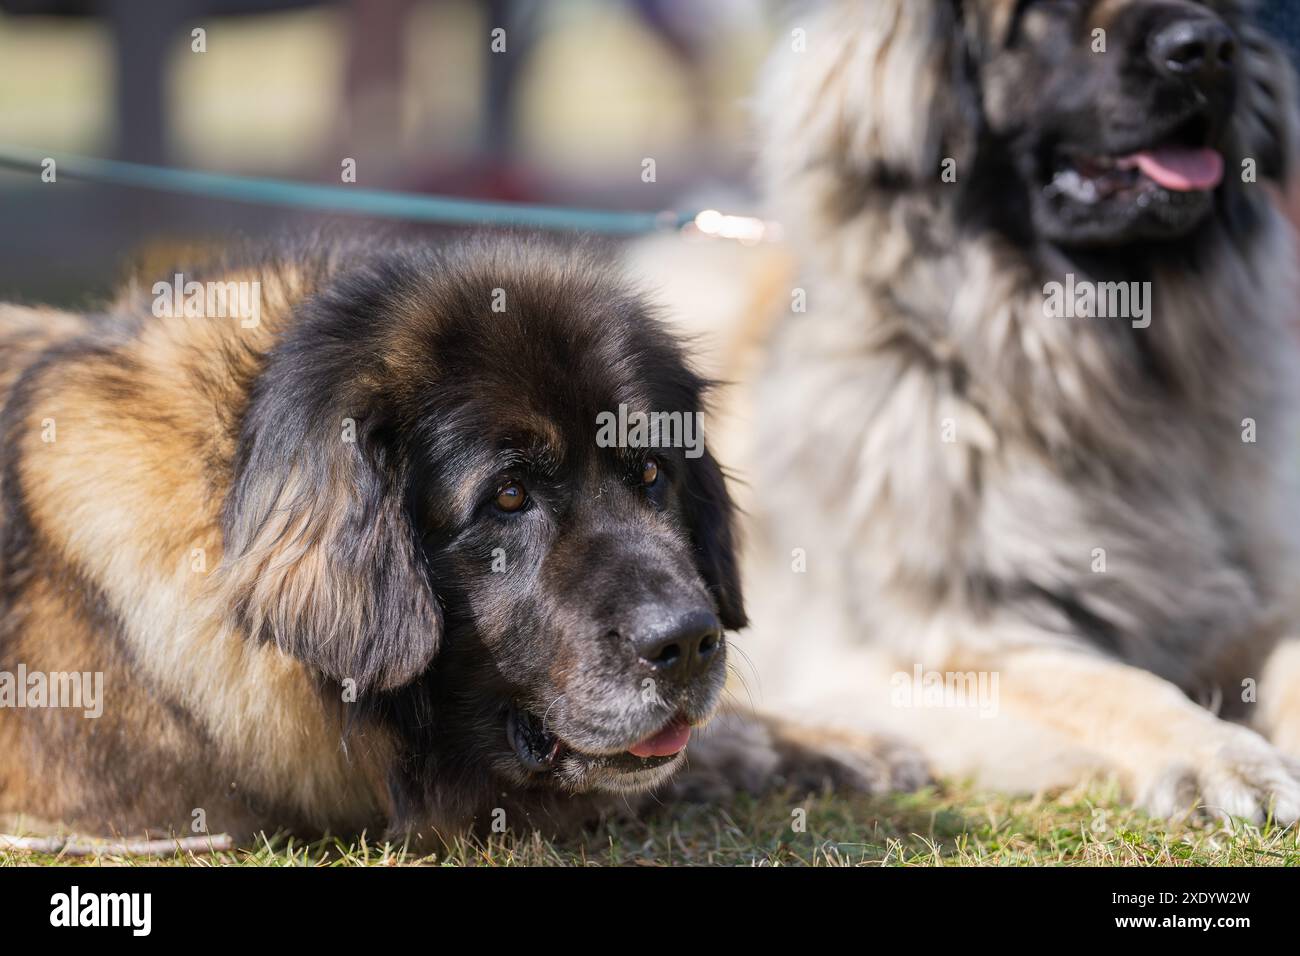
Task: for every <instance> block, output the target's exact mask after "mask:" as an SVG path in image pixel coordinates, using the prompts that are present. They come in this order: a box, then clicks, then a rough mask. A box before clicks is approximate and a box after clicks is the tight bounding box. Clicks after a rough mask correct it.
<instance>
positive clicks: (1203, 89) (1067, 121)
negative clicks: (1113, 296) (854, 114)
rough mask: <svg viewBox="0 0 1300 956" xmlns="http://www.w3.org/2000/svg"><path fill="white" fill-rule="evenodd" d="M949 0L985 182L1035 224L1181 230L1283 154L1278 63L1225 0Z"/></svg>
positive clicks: (1092, 231)
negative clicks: (977, 122) (957, 19)
mask: <svg viewBox="0 0 1300 956" xmlns="http://www.w3.org/2000/svg"><path fill="white" fill-rule="evenodd" d="M956 7H957V9H958V13H957V15H958V16H959V17H960V18H961V20H960V27H959V29H960V30H962V31H963V33H964V47H963V51H962V58H963V59H964V65H963V66H962V67H961V69H960V72H961V73H964V77H963V80H962V82H963V83H969V84H970V85H971V86H972V87H973V88H974V91H968V92H970V98H971V100H972V103H973V111H978V113H979V114H980V123H981V125H982V129H981V131H980V135H979V142H978V144H977V147H976V148H977V149H978V151H979V157H978V162H979V169H980V173H979V174H978V175H979V178H981V181H982V182H984V184H985V186H987V187H989V188H988V190H986V191H985V193H984V195H985V196H986V197H987V196H988V195H989V193H990V191H991V192H992V193H993V194H996V197H997V201H998V202H999V203H1000V204H1001V205H1002V207H1003V209H1004V214H1005V218H1007V219H1014V218H1015V217H1016V216H1021V217H1022V223H1023V226H1024V228H1027V229H1029V230H1031V232H1032V234H1033V235H1034V236H1035V237H1037V238H1038V239H1041V240H1046V241H1048V242H1051V243H1055V244H1058V245H1062V246H1082V247H1089V246H1091V247H1116V246H1124V245H1127V244H1130V243H1149V242H1153V241H1154V242H1159V241H1167V240H1176V239H1181V238H1184V237H1187V236H1189V235H1191V234H1192V233H1194V232H1195V231H1196V230H1197V229H1199V228H1201V227H1203V226H1204V225H1205V224H1206V223H1207V221H1209V220H1210V218H1211V217H1212V216H1213V215H1214V214H1215V211H1216V207H1217V208H1218V209H1219V210H1220V211H1222V212H1224V213H1225V214H1230V213H1231V212H1232V209H1231V207H1232V205H1233V204H1234V203H1238V202H1240V200H1241V199H1242V198H1243V196H1244V194H1243V190H1250V189H1260V188H1262V186H1261V184H1262V183H1263V182H1264V181H1265V180H1267V179H1276V178H1278V177H1279V176H1280V175H1281V174H1282V172H1283V170H1284V169H1285V166H1286V163H1287V160H1288V152H1289V149H1290V143H1289V134H1288V133H1287V127H1288V126H1289V124H1290V122H1291V120H1290V116H1289V113H1288V110H1289V109H1290V107H1291V101H1290V95H1289V86H1290V83H1289V76H1288V72H1289V67H1288V65H1287V64H1286V61H1285V59H1284V58H1283V57H1282V56H1280V55H1279V54H1278V53H1277V51H1275V50H1273V49H1272V47H1271V45H1270V44H1268V43H1267V42H1266V41H1265V40H1264V38H1263V37H1261V36H1260V35H1259V34H1258V32H1256V31H1255V30H1254V28H1253V27H1251V26H1250V24H1249V21H1248V19H1247V17H1246V15H1245V13H1244V12H1243V10H1242V9H1241V7H1242V4H1240V3H1238V2H1235V0H1224V2H1217V3H1215V2H1194V0H1028V2H1023V0H1022V2H1018V3H1017V2H1012V0H964V2H960V3H957V4H956ZM972 145H975V144H972ZM987 201H989V202H993V201H994V200H993V199H988V200H987Z"/></svg>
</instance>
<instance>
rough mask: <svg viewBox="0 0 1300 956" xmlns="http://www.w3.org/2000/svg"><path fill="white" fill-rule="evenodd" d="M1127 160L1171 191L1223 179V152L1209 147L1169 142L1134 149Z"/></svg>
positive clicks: (1205, 186) (1188, 190)
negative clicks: (1159, 146) (1182, 146)
mask: <svg viewBox="0 0 1300 956" xmlns="http://www.w3.org/2000/svg"><path fill="white" fill-rule="evenodd" d="M1129 161H1130V162H1132V163H1135V164H1136V165H1137V167H1138V169H1140V170H1142V172H1144V173H1146V175H1147V176H1148V177H1150V178H1151V179H1154V180H1155V181H1156V182H1157V183H1158V184H1160V185H1161V186H1164V187H1165V189H1170V190H1173V191H1174V192H1179V193H1191V192H1204V191H1206V190H1210V189H1215V188H1217V187H1218V185H1219V183H1221V182H1223V156H1221V155H1220V154H1219V153H1218V152H1216V151H1215V150H1213V149H1179V148H1177V147H1173V146H1169V147H1165V148H1163V149H1153V150H1150V151H1149V152H1144V153H1134V154H1133V155H1132V156H1130V157H1129Z"/></svg>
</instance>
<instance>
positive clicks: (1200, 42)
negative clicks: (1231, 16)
mask: <svg viewBox="0 0 1300 956" xmlns="http://www.w3.org/2000/svg"><path fill="white" fill-rule="evenodd" d="M1149 49H1150V52H1151V59H1152V61H1154V63H1155V65H1156V68H1157V69H1158V70H1160V71H1161V72H1163V73H1166V74H1168V75H1170V76H1176V77H1182V78H1185V79H1189V80H1193V81H1203V80H1209V79H1214V78H1216V77H1218V76H1220V75H1221V74H1223V73H1225V72H1227V71H1228V70H1229V69H1230V68H1231V67H1232V62H1233V60H1234V59H1236V56H1237V37H1236V35H1235V34H1234V33H1233V32H1232V30H1231V29H1230V28H1229V27H1228V25H1227V24H1226V23H1224V22H1223V21H1222V20H1217V19H1211V18H1208V17H1196V18H1191V19H1182V20H1175V21H1173V22H1172V23H1167V24H1165V25H1164V26H1162V27H1160V28H1159V29H1157V30H1156V31H1155V32H1154V33H1153V34H1152V35H1151V40H1150V44H1149Z"/></svg>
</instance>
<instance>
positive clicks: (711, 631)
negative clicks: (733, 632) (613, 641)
mask: <svg viewBox="0 0 1300 956" xmlns="http://www.w3.org/2000/svg"><path fill="white" fill-rule="evenodd" d="M632 644H633V646H634V647H635V648H636V652H637V654H638V656H640V658H641V660H643V661H645V662H646V663H647V664H649V665H650V666H651V667H652V668H654V670H655V671H656V672H657V673H659V674H661V675H663V676H665V677H667V676H672V677H680V678H688V677H693V676H694V675H696V674H698V673H700V672H702V671H703V670H704V669H705V668H706V667H708V665H709V663H710V662H711V661H712V660H713V657H714V656H715V655H716V654H717V652H718V648H719V647H721V646H722V624H721V622H719V621H718V617H717V615H716V614H714V613H713V612H712V611H707V610H694V611H688V612H686V613H684V614H677V615H672V616H668V617H666V618H664V619H663V620H661V621H659V622H657V623H655V624H653V625H650V626H649V627H647V628H645V629H644V630H642V631H641V632H640V633H639V634H637V636H636V637H635V638H634V639H633V641H632Z"/></svg>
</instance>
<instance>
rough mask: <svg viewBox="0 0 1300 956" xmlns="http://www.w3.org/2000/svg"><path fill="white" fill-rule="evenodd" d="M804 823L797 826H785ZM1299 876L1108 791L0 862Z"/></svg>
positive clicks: (780, 808) (1232, 840)
mask: <svg viewBox="0 0 1300 956" xmlns="http://www.w3.org/2000/svg"><path fill="white" fill-rule="evenodd" d="M796 811H803V812H804V813H803V818H804V819H806V827H805V828H804V829H803V831H802V832H796V831H795V829H793V827H792V824H793V823H795V822H796V819H797V818H798V817H799V816H800V815H799V814H797V813H796ZM56 863H80V864H96V863H98V864H109V865H133V866H218V865H219V866H406V865H433V866H1080V865H1082V866H1300V836H1298V835H1297V830H1296V828H1294V827H1292V828H1289V829H1282V828H1279V827H1276V826H1273V825H1271V824H1265V825H1263V826H1259V827H1256V826H1250V825H1246V824H1241V823H1238V824H1234V825H1233V826H1231V827H1228V826H1225V825H1222V824H1219V825H1209V824H1203V825H1200V826H1196V825H1180V824H1175V823H1166V822H1163V821H1153V820H1150V819H1148V818H1146V817H1145V816H1143V815H1142V814H1140V813H1138V812H1137V811H1134V810H1132V809H1129V808H1127V807H1125V806H1124V805H1123V803H1121V802H1120V801H1119V799H1118V792H1117V790H1116V789H1115V787H1114V786H1113V785H1109V784H1090V785H1088V786H1085V787H1080V788H1078V789H1076V790H1071V791H1068V792H1065V793H1057V794H1053V795H1051V796H1050V797H1046V796H1041V795H1040V796H1037V797H1021V798H1012V797H1005V796H998V795H992V794H987V793H980V792H977V791H975V790H973V789H972V788H970V787H968V786H963V785H959V784H949V785H946V786H944V787H943V788H941V789H929V790H924V791H921V792H920V793H915V794H905V795H891V796H889V797H884V798H875V799H871V798H865V797H864V798H847V797H839V796H809V797H807V798H804V799H792V798H791V797H789V796H785V797H782V796H769V797H764V798H761V799H740V800H737V801H736V802H735V803H734V804H732V805H730V806H728V807H725V808H718V807H712V806H693V807H688V808H676V809H674V811H673V812H672V813H667V812H665V813H662V814H658V815H655V816H651V817H648V818H646V819H644V820H639V821H619V822H611V823H608V824H606V825H604V826H602V827H599V828H597V829H595V830H592V831H590V832H588V833H586V834H584V835H582V836H580V837H577V838H574V839H570V840H566V841H559V842H553V841H549V840H545V839H543V838H541V837H540V836H539V835H537V834H528V835H500V836H494V837H492V838H491V839H489V840H486V841H481V840H463V841H461V842H459V843H457V844H456V845H455V846H453V847H451V848H450V849H449V850H446V851H444V852H440V853H437V854H430V855H422V854H416V853H409V852H405V851H403V849H402V848H400V847H394V846H390V845H383V844H372V843H369V842H367V841H366V840H364V839H362V840H359V841H356V842H352V843H345V842H342V841H337V840H326V841H322V842H320V843H316V844H311V845H307V844H302V843H295V842H293V841H292V840H290V839H287V838H283V837H270V838H267V839H266V840H264V841H263V843H262V844H261V845H260V846H256V847H250V848H247V849H242V850H238V851H234V852H230V853H219V854H213V855H210V856H207V855H201V856H193V855H190V854H178V855H177V856H176V857H174V858H171V859H160V860H152V859H151V860H141V859H122V858H115V857H111V856H105V857H97V858H84V859H60V858H57V857H53V856H50V855H42V854H28V853H5V852H0V866H13V865H23V864H56Z"/></svg>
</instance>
